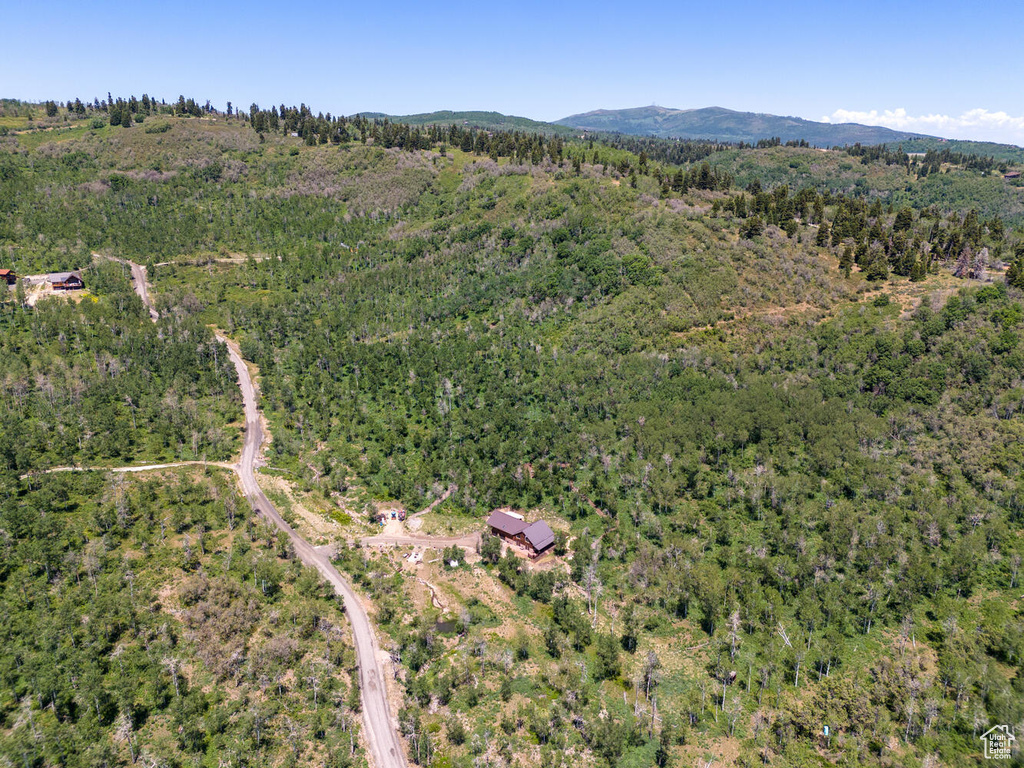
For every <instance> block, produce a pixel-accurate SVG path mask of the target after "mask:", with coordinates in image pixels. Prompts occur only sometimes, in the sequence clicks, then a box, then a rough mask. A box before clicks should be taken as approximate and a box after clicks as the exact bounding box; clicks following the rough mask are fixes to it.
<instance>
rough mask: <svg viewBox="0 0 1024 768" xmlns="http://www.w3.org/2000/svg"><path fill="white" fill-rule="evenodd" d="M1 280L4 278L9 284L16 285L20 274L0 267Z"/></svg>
mask: <svg viewBox="0 0 1024 768" xmlns="http://www.w3.org/2000/svg"><path fill="white" fill-rule="evenodd" d="M0 280H3V281H4V282H5V283H7V285H15V284H16V283H17V282H18V276H17V275H16V274H14V272H13V270H10V269H0Z"/></svg>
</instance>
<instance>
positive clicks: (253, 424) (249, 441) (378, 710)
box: [122, 261, 406, 768]
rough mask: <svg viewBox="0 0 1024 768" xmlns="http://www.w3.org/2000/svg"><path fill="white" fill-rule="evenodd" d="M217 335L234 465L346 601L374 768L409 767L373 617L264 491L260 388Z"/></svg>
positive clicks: (135, 272) (137, 274)
mask: <svg viewBox="0 0 1024 768" xmlns="http://www.w3.org/2000/svg"><path fill="white" fill-rule="evenodd" d="M122 263H125V264H127V265H129V266H131V270H132V281H133V282H134V283H135V291H136V292H137V293H138V294H139V297H140V298H141V299H142V301H143V302H144V303H145V305H146V307H147V308H148V309H149V315H150V317H151V318H152V320H153V321H154V322H156V321H157V320H158V319H159V317H160V315H159V313H158V312H157V311H156V308H155V307H154V306H153V304H152V300H151V299H150V296H149V287H148V286H147V285H146V270H145V268H144V267H142V266H140V265H138V264H135V263H133V262H130V261H124V262H122ZM216 335H217V338H218V339H219V340H220V341H222V342H224V343H225V344H226V345H227V348H228V354H229V355H230V357H231V362H232V363H234V365H235V370H236V371H237V372H238V385H239V387H240V388H241V390H242V401H243V403H244V404H245V441H244V443H243V446H242V458H241V459H240V460H239V462H238V464H237V465H232V467H231V468H232V469H234V470H235V472H237V473H238V478H239V481H240V482H241V485H242V491H243V492H244V493H245V495H246V497H247V498H248V499H249V501H250V503H251V504H252V505H253V508H254V509H256V510H257V511H258V512H259V513H260V514H261V515H262V516H263V517H265V518H266V519H267V520H269V521H270V522H272V523H273V524H274V525H276V526H277V527H278V528H280V529H281V530H282V531H284V532H285V533H286V534H288V537H289V538H290V539H291V542H292V547H293V548H294V550H295V555H296V557H298V558H299V560H300V561H301V562H302V563H303V564H305V565H307V566H309V567H311V568H316V570H318V571H319V572H320V575H321V576H323V577H324V578H325V579H326V580H327V581H328V582H329V583H330V584H331V586H332V587H333V588H334V591H335V593H336V594H337V595H338V596H340V597H341V598H342V600H343V601H344V605H345V613H346V614H348V619H349V623H350V624H351V625H352V637H353V642H354V644H355V650H356V659H357V662H358V664H359V685H360V695H361V699H362V705H363V726H364V728H365V729H366V743H367V745H368V746H369V748H370V756H371V759H372V765H373V766H375V768H405V767H406V762H405V753H404V752H403V751H402V744H401V741H400V740H399V737H398V730H397V726H396V723H395V722H394V721H393V720H392V718H391V711H390V707H389V706H388V699H387V690H386V687H385V682H384V672H383V668H382V667H381V664H380V658H379V652H378V647H377V639H376V636H375V634H374V632H373V627H372V625H371V624H370V618H369V616H368V615H367V613H366V609H365V607H364V606H363V604H362V602H361V601H360V599H359V596H358V595H356V593H355V592H354V591H353V589H352V587H351V586H350V585H349V583H348V582H347V581H346V580H345V579H344V577H342V575H341V574H340V573H338V570H337V569H336V568H335V567H334V566H333V565H332V564H331V561H330V559H329V557H328V554H327V553H325V552H322V551H317V550H316V549H315V548H314V547H313V546H312V545H311V544H310V543H309V542H308V541H306V540H305V539H303V538H302V537H301V536H299V535H298V534H297V533H296V532H295V531H294V530H292V527H291V526H290V525H288V523H286V522H285V521H284V518H282V517H281V515H280V513H279V512H278V511H277V509H276V508H275V507H274V505H273V504H271V503H270V499H268V498H267V497H266V495H265V494H264V493H263V491H262V490H261V489H260V486H259V483H257V482H256V472H255V469H256V466H257V463H258V462H259V460H260V449H261V447H262V444H263V429H262V427H261V426H260V412H259V407H258V406H257V402H256V388H255V386H253V382H252V376H251V375H250V374H249V367H248V366H247V365H246V364H245V360H243V359H242V354H241V352H240V351H239V349H238V345H237V344H235V342H233V341H232V340H231V339H228V338H227V337H226V336H224V335H223V334H220V333H217V334H216Z"/></svg>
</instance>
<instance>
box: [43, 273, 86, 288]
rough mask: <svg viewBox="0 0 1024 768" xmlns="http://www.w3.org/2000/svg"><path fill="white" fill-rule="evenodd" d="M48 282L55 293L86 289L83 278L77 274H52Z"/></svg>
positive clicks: (47, 277) (47, 279) (48, 277)
mask: <svg viewBox="0 0 1024 768" xmlns="http://www.w3.org/2000/svg"><path fill="white" fill-rule="evenodd" d="M46 282H47V283H49V284H50V287H51V288H52V289H53V290H55V291H78V290H81V289H82V288H84V287H85V283H83V282H82V276H81V275H80V274H78V273H77V272H51V273H50V274H49V275H47V276H46Z"/></svg>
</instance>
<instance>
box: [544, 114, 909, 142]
mask: <svg viewBox="0 0 1024 768" xmlns="http://www.w3.org/2000/svg"><path fill="white" fill-rule="evenodd" d="M556 122H557V123H558V124H560V125H566V126H570V127H573V128H585V129H587V130H592V131H608V132H611V133H628V134H635V135H640V136H658V137H660V138H674V139H710V140H712V141H722V142H733V143H739V142H744V143H747V144H756V143H757V142H758V141H760V140H762V139H771V138H773V137H778V138H780V139H782V141H783V142H787V141H801V140H802V141H806V142H808V143H809V144H811V145H812V146H816V147H832V146H843V145H848V144H857V143H860V144H883V143H886V142H899V141H904V140H909V139H913V138H916V137H917V136H918V134H911V133H906V132H902V131H893V130H891V129H889V128H879V127H875V126H869V125H858V124H856V123H843V124H831V123H818V122H815V121H813V120H804V119H803V118H800V117H780V116H778V115H767V114H761V113H754V112H736V111H734V110H731V109H723V108H722V107H706V108H704V109H668V108H665V107H655V106H651V107H637V108H634V109H599V110H596V111H594V112H585V113H583V114H580V115H570V116H569V117H565V118H562V119H561V120H557V121H556Z"/></svg>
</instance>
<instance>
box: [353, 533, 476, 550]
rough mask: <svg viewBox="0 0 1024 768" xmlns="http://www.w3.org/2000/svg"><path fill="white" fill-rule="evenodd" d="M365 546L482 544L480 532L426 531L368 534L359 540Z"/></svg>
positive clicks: (466, 547) (468, 545)
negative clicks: (436, 533)
mask: <svg viewBox="0 0 1024 768" xmlns="http://www.w3.org/2000/svg"><path fill="white" fill-rule="evenodd" d="M359 543H360V544H362V545H363V546H364V547H383V546H390V545H399V546H401V545H407V544H413V545H415V546H427V547H450V546H452V545H454V546H457V547H462V548H463V549H472V550H475V549H477V547H478V546H479V544H480V534H479V533H470V534H467V535H466V536H431V535H429V534H426V533H419V534H417V533H408V534H401V535H393V534H386V533H385V534H382V535H380V536H367V537H365V538H362V539H360V540H359Z"/></svg>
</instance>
